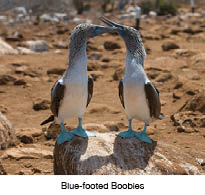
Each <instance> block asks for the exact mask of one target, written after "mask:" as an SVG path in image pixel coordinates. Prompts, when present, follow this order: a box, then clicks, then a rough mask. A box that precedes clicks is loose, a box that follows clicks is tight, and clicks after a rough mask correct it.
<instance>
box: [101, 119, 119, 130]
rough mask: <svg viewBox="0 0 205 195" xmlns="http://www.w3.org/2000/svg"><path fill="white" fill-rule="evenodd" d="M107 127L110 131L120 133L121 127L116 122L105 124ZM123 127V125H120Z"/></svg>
mask: <svg viewBox="0 0 205 195" xmlns="http://www.w3.org/2000/svg"><path fill="white" fill-rule="evenodd" d="M104 125H105V127H107V128H108V129H109V130H110V131H119V130H120V129H119V126H118V124H116V123H115V122H112V121H107V122H105V123H104ZM120 126H121V124H120Z"/></svg>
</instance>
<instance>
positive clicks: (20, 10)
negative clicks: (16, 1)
mask: <svg viewBox="0 0 205 195" xmlns="http://www.w3.org/2000/svg"><path fill="white" fill-rule="evenodd" d="M11 11H12V12H13V13H14V14H23V15H26V14H27V11H26V8H25V7H15V8H13V9H12V10H11Z"/></svg>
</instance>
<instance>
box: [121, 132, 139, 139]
mask: <svg viewBox="0 0 205 195" xmlns="http://www.w3.org/2000/svg"><path fill="white" fill-rule="evenodd" d="M136 134H137V132H135V131H132V130H131V131H130V130H128V131H124V132H121V133H119V134H117V136H119V137H122V138H132V137H134V136H136Z"/></svg>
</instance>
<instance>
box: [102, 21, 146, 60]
mask: <svg viewBox="0 0 205 195" xmlns="http://www.w3.org/2000/svg"><path fill="white" fill-rule="evenodd" d="M100 19H101V20H102V21H103V22H104V23H105V24H107V25H108V26H110V27H116V28H118V29H119V31H118V32H119V34H120V36H121V37H122V38H123V39H124V41H125V44H126V46H127V49H128V50H129V51H130V52H131V53H133V55H135V56H138V57H139V56H140V57H142V58H143V59H144V58H145V56H146V52H145V49H144V45H143V43H142V39H141V36H140V34H139V32H138V31H137V30H136V29H134V28H133V27H130V26H124V25H121V24H117V23H115V22H112V21H111V20H108V19H106V18H104V17H101V18H100Z"/></svg>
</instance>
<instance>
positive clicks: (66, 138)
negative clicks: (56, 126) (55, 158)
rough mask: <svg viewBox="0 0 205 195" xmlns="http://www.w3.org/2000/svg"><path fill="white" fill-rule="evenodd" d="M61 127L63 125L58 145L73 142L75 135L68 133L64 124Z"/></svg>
mask: <svg viewBox="0 0 205 195" xmlns="http://www.w3.org/2000/svg"><path fill="white" fill-rule="evenodd" d="M60 125H61V129H62V132H61V134H60V135H59V136H58V139H57V143H58V144H63V143H64V142H66V141H70V140H72V139H73V137H74V135H73V134H72V133H71V132H68V131H66V130H65V127H64V125H63V123H61V124H60Z"/></svg>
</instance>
